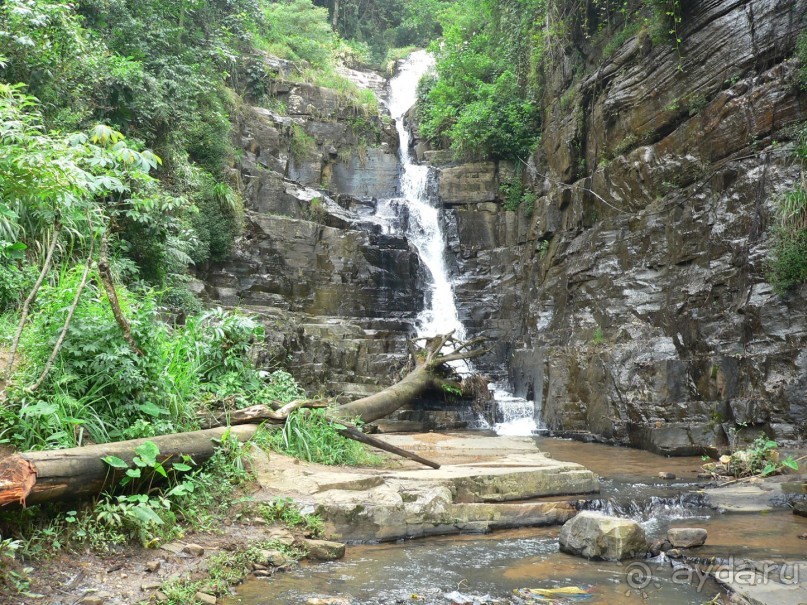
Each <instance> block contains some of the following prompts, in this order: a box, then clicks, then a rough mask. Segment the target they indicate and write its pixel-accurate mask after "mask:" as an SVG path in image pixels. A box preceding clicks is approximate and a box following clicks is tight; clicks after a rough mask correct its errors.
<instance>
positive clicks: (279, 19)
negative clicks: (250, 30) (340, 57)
mask: <svg viewBox="0 0 807 605" xmlns="http://www.w3.org/2000/svg"><path fill="white" fill-rule="evenodd" d="M263 10H264V15H265V18H266V21H267V23H268V24H269V28H268V29H267V30H266V32H264V33H263V36H262V39H261V45H262V47H263V48H264V49H265V50H266V51H268V52H270V53H272V54H274V55H277V56H279V57H281V58H283V59H289V60H291V61H307V62H308V63H311V64H313V65H319V66H321V65H327V64H328V63H329V62H330V60H331V53H332V51H333V50H334V48H335V46H336V37H335V36H334V33H333V31H332V30H331V27H330V25H328V11H327V10H325V9H322V8H318V7H315V6H314V5H313V4H312V2H311V0H289V1H288V2H267V3H265V4H264V7H263Z"/></svg>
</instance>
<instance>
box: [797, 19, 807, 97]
mask: <svg viewBox="0 0 807 605" xmlns="http://www.w3.org/2000/svg"><path fill="white" fill-rule="evenodd" d="M796 58H797V59H798V61H799V85H800V86H801V89H802V90H807V30H805V31H803V32H802V33H801V35H800V36H799V41H798V44H797V46H796Z"/></svg>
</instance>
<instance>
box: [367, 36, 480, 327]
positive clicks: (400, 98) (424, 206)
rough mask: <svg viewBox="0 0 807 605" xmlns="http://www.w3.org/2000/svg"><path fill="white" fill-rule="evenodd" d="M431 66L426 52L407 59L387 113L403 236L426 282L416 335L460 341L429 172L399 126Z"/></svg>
mask: <svg viewBox="0 0 807 605" xmlns="http://www.w3.org/2000/svg"><path fill="white" fill-rule="evenodd" d="M432 65H434V59H433V58H432V56H431V55H429V54H428V53H427V52H426V51H417V52H415V53H412V54H411V55H410V56H409V58H408V59H407V60H406V61H405V62H404V64H403V65H402V67H401V69H400V71H399V72H398V74H397V75H396V76H395V77H394V78H393V79H392V80H391V81H390V96H389V110H390V114H391V115H392V117H393V119H394V120H395V127H396V128H397V130H398V138H399V140H400V150H401V151H400V153H401V166H402V173H401V197H402V198H403V200H405V202H404V203H405V204H406V208H407V211H408V214H409V220H408V228H407V230H406V236H407V238H408V239H409V241H410V242H412V244H413V245H414V246H415V248H417V251H418V254H419V256H420V260H421V261H422V262H423V264H424V265H426V268H427V269H428V270H429V274H430V277H431V280H430V284H429V292H428V296H427V303H426V306H425V308H424V309H423V311H422V312H421V314H420V316H419V317H418V324H417V331H418V336H435V335H436V334H447V333H448V332H451V331H452V330H453V331H454V335H455V336H456V337H457V338H459V339H462V338H464V337H465V328H464V327H463V325H462V323H461V322H460V320H459V315H458V313H457V305H456V302H455V300H454V288H453V287H452V285H451V278H450V277H449V275H448V267H447V266H446V259H445V240H444V238H443V230H442V228H441V226H440V212H439V209H438V208H436V207H434V206H432V205H431V203H430V202H429V195H428V180H429V167H428V166H420V165H418V164H415V163H414V162H413V161H412V158H411V156H410V153H409V132H408V131H407V130H406V126H405V124H404V115H405V114H406V112H407V111H408V110H409V109H410V108H411V107H412V106H413V105H414V104H415V101H416V100H417V87H418V82H419V81H420V78H421V77H423V75H424V74H425V73H426V72H427V71H428V70H429V69H430V68H431V67H432ZM382 203H383V202H382ZM387 203H394V201H393V200H389V201H387Z"/></svg>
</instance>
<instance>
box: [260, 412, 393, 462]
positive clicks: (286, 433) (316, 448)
mask: <svg viewBox="0 0 807 605" xmlns="http://www.w3.org/2000/svg"><path fill="white" fill-rule="evenodd" d="M338 428H339V427H338V425H335V424H334V423H333V422H331V421H329V420H328V418H327V416H326V413H325V411H324V410H317V409H314V410H297V411H294V412H292V413H291V414H290V415H289V417H288V418H287V419H286V423H285V424H284V425H283V429H282V430H280V431H274V432H272V433H269V434H266V433H265V434H264V435H262V436H261V437H258V442H259V443H261V444H262V445H265V446H266V447H269V448H271V449H273V450H275V451H278V452H281V453H283V454H287V455H289V456H294V457H295V458H300V459H301V460H306V461H308V462H317V463H319V464H331V465H347V466H361V465H374V464H377V463H378V462H379V460H380V459H379V458H378V457H377V456H375V455H373V454H371V453H369V452H368V450H367V449H366V448H365V446H364V445H362V444H361V443H359V442H357V441H353V440H351V439H347V438H346V437H342V436H341V435H340V434H339V433H338V432H337V431H338Z"/></svg>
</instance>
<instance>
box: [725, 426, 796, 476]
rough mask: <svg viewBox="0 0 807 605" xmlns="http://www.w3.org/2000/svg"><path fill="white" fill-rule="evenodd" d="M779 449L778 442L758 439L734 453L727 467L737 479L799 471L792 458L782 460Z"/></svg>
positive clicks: (763, 438)
mask: <svg viewBox="0 0 807 605" xmlns="http://www.w3.org/2000/svg"><path fill="white" fill-rule="evenodd" d="M778 447H779V445H778V444H777V443H776V441H773V440H771V439H768V438H767V437H765V436H760V437H757V438H756V439H755V440H754V442H753V443H752V444H751V446H750V447H748V448H747V449H744V450H739V451H736V452H733V453H732V454H731V456H730V459H729V460H728V461H727V463H726V465H725V466H726V467H727V469H728V472H729V473H730V474H732V475H734V476H735V477H750V476H754V475H761V476H763V477H766V476H769V475H778V474H781V473H783V472H787V471H788V470H792V471H798V470H799V465H798V462H796V461H795V460H794V459H793V458H792V456H787V457H785V458H782V457H781V456H780V453H779V450H778ZM721 462H722V459H721Z"/></svg>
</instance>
